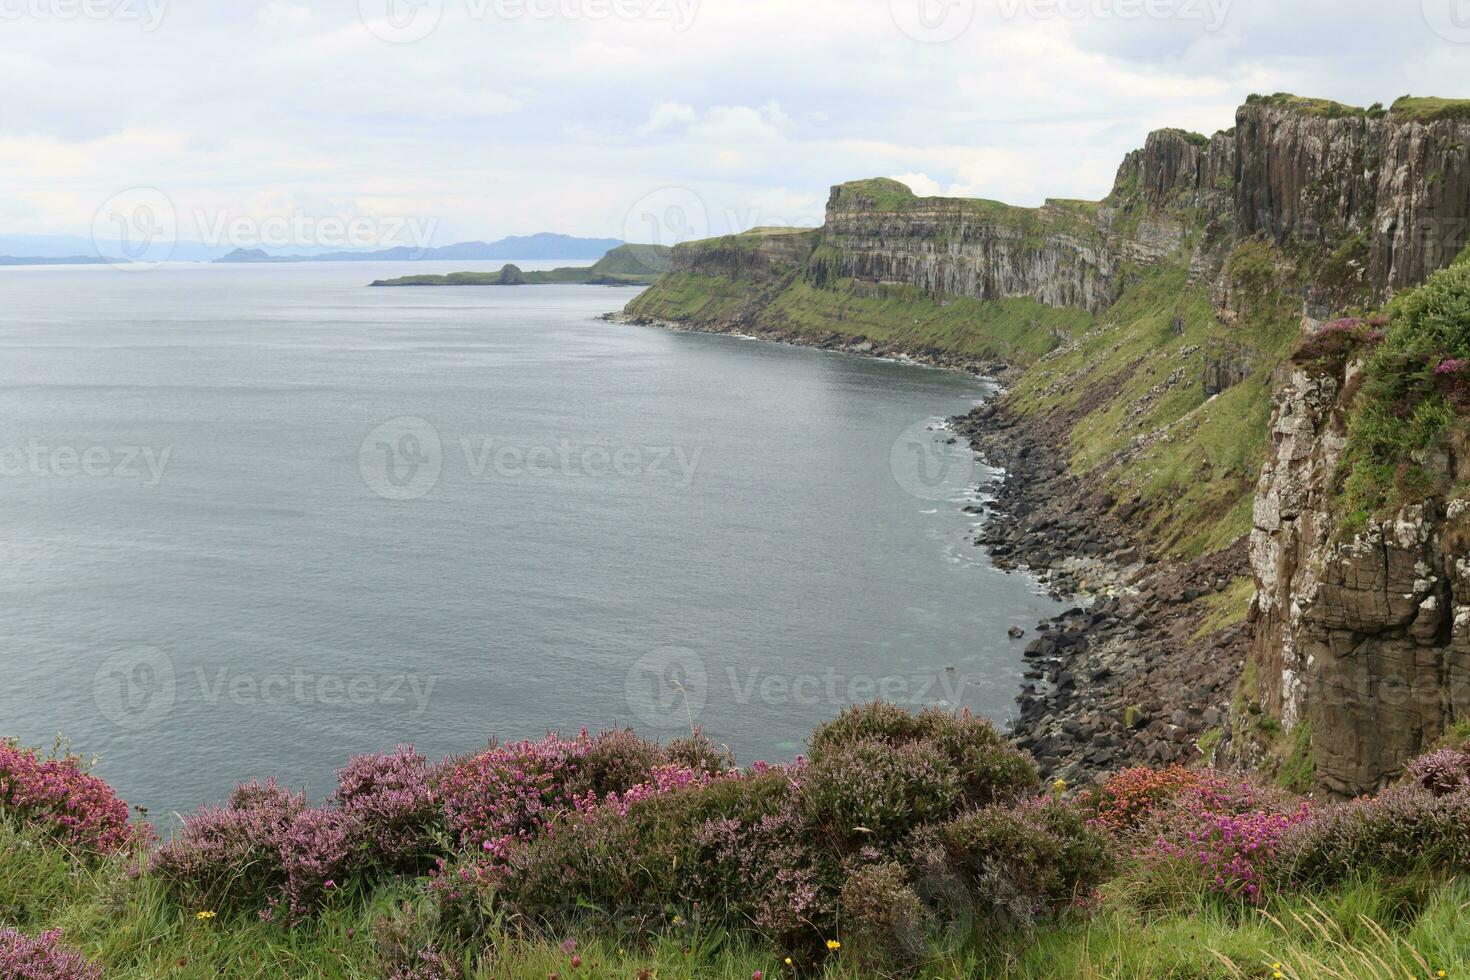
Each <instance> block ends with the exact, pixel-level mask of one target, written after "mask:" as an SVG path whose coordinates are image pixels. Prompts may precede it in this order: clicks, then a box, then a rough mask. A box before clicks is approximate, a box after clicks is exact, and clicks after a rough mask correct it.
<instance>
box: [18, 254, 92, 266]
mask: <svg viewBox="0 0 1470 980" xmlns="http://www.w3.org/2000/svg"><path fill="white" fill-rule="evenodd" d="M111 261H113V260H112V259H104V258H102V257H101V256H99V255H59V256H56V257H54V258H51V257H47V256H37V255H25V256H18V255H0V265H106V264H107V263H108V262H111Z"/></svg>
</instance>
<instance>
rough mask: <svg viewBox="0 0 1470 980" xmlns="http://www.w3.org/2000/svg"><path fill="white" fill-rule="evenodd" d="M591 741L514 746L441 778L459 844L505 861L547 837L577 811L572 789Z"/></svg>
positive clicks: (551, 737) (476, 759)
mask: <svg viewBox="0 0 1470 980" xmlns="http://www.w3.org/2000/svg"><path fill="white" fill-rule="evenodd" d="M591 746H592V739H591V738H590V737H589V736H588V735H587V733H586V732H585V731H583V732H582V733H581V734H580V735H579V736H578V737H577V738H575V739H571V740H565V739H562V738H560V737H559V736H557V735H547V736H546V737H545V738H543V739H541V740H539V741H524V742H510V743H507V744H505V745H500V746H495V747H492V748H490V749H489V750H487V751H485V752H482V753H481V754H479V755H477V756H474V757H473V758H470V759H466V760H464V761H462V762H460V763H458V764H456V765H452V766H449V767H448V768H447V771H446V772H445V775H444V778H443V784H442V789H443V794H444V812H445V816H446V818H447V819H448V822H449V829H450V830H451V831H453V832H454V833H455V834H457V835H458V837H459V839H460V841H461V843H462V844H463V845H465V846H471V845H470V842H471V841H479V842H480V847H481V848H482V849H483V850H484V851H485V852H486V853H487V854H488V855H489V856H490V857H491V858H492V860H496V861H498V860H501V859H503V858H504V857H505V855H506V854H507V852H508V851H509V849H510V847H511V846H512V845H513V844H515V843H516V842H518V841H526V840H530V839H531V838H533V837H536V836H537V835H539V834H541V833H543V832H544V831H546V830H547V829H548V828H549V827H550V826H551V823H552V821H553V820H554V819H555V818H556V817H557V816H559V815H561V814H563V813H566V812H569V811H570V810H571V809H572V808H573V805H574V801H573V799H572V794H571V790H570V789H569V783H570V779H571V776H572V775H573V774H574V773H575V772H576V766H577V763H578V762H579V761H580V760H581V759H582V758H583V757H585V756H586V755H587V752H588V750H589V749H590V748H591Z"/></svg>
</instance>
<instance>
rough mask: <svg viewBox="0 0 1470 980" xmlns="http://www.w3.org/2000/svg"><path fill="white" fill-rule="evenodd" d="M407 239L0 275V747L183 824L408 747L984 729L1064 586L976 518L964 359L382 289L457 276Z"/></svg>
mask: <svg viewBox="0 0 1470 980" xmlns="http://www.w3.org/2000/svg"><path fill="white" fill-rule="evenodd" d="M422 265H424V268H420V267H419V266H417V265H416V266H414V267H413V268H412V269H406V268H405V267H404V266H402V265H382V266H379V265H367V264H361V263H346V264H308V265H266V266H165V267H161V268H156V269H151V270H147V271H119V270H114V269H107V268H48V269H7V270H0V672H3V677H4V680H5V683H4V684H0V735H12V736H17V737H19V738H21V739H23V740H24V741H26V742H28V743H32V744H49V743H50V741H51V740H52V739H53V737H55V736H56V735H57V734H58V733H61V734H64V735H65V736H67V737H68V738H70V739H71V741H72V743H73V745H74V747H75V748H76V749H77V750H78V751H80V752H82V753H83V754H87V755H96V756H99V757H100V759H101V762H100V765H99V771H100V773H101V774H102V775H103V776H104V777H106V778H107V779H109V780H110V781H111V782H113V783H114V784H115V785H116V786H117V787H118V788H119V790H120V791H121V792H122V793H123V794H124V795H125V796H126V798H128V799H129V800H131V801H133V802H135V803H139V804H143V805H145V806H148V807H149V808H150V810H151V812H152V813H153V815H154V817H155V818H161V819H162V820H163V821H164V822H165V823H167V822H168V818H167V816H166V815H167V814H169V813H171V812H180V811H187V810H189V809H192V808H193V807H195V806H198V805H199V804H201V803H204V802H207V801H214V800H218V799H220V798H222V797H223V796H224V795H225V794H226V793H227V792H228V791H229V789H230V788H231V787H232V786H233V785H234V783H235V782H236V781H238V780H240V779H243V778H247V777H251V776H264V775H269V774H276V775H278V776H280V777H281V778H282V779H283V780H285V781H287V782H288V783H290V784H291V785H293V786H298V787H305V788H307V789H308V790H309V791H310V792H311V793H312V794H313V795H314V796H320V795H324V794H326V793H327V792H329V791H330V789H331V786H332V770H333V769H334V768H336V767H338V766H340V765H342V764H343V763H344V762H345V761H346V760H347V758H348V757H349V756H350V755H352V754H354V753H358V752H364V751H371V750H377V749H384V748H391V747H392V746H393V745H394V744H396V743H413V744H414V745H415V746H416V747H418V748H419V749H420V750H422V751H424V752H426V753H427V754H429V755H430V756H433V757H439V756H443V755H446V754H450V753H458V752H464V751H470V750H473V749H476V748H478V747H481V746H483V745H484V744H485V742H486V740H487V739H490V738H499V739H507V738H521V737H532V736H538V735H540V734H542V733H544V732H545V731H546V730H547V729H557V730H560V731H561V732H563V733H568V734H570V733H575V732H576V731H577V730H578V729H580V728H582V727H584V726H585V727H588V728H590V729H593V730H596V729H601V728H606V727H610V726H613V725H632V726H634V727H637V728H638V729H640V730H642V731H646V732H648V733H650V734H658V735H661V736H670V735H675V734H678V733H680V732H681V731H683V732H687V731H688V729H689V727H690V726H691V724H698V725H701V726H703V728H704V729H705V731H706V732H707V733H708V734H709V735H711V736H712V737H713V738H715V739H717V740H718V741H720V742H723V743H726V744H728V745H730V746H731V747H732V748H733V749H734V750H735V752H736V753H737V755H738V757H739V758H740V760H741V761H743V762H750V761H754V760H755V759H758V758H765V759H771V760H774V759H787V758H790V757H792V756H794V755H796V754H798V753H800V752H801V751H802V750H803V747H804V739H805V737H806V735H807V733H808V732H809V731H810V729H811V728H812V726H813V725H815V724H817V723H819V722H821V721H823V720H824V719H826V718H829V717H831V716H832V715H834V714H835V713H836V712H837V711H838V710H840V709H841V708H842V707H844V706H845V705H847V704H849V703H851V702H853V701H861V700H867V699H871V698H872V697H875V696H882V697H886V698H888V699H890V700H895V701H899V702H902V703H906V704H910V705H914V706H918V705H922V704H947V705H950V706H954V707H958V706H961V705H966V706H969V707H971V708H973V709H974V710H976V711H979V712H982V713H984V714H986V715H988V716H990V717H992V718H995V719H996V720H997V721H1004V719H1005V718H1006V717H1007V714H1008V712H1009V710H1010V709H1011V707H1012V706H1013V696H1014V693H1015V690H1016V682H1017V679H1018V676H1019V673H1020V670H1021V667H1020V657H1019V652H1020V651H1019V649H1018V646H1017V644H1016V643H1015V642H1014V641H1011V640H1009V639H1008V638H1007V637H1006V632H1005V631H1006V628H1007V627H1008V626H1010V625H1012V624H1021V625H1025V626H1030V625H1032V624H1033V623H1034V622H1035V621H1036V620H1037V619H1038V618H1040V617H1043V616H1046V615H1049V614H1051V613H1053V612H1055V611H1056V605H1055V603H1053V602H1051V601H1050V600H1049V599H1047V598H1046V597H1045V596H1044V595H1042V594H1040V593H1039V591H1038V590H1037V589H1036V587H1035V584H1034V583H1033V582H1032V581H1030V580H1029V579H1028V578H1026V577H1025V576H1020V575H1005V574H1002V573H1000V572H998V571H997V570H995V569H994V568H992V567H991V566H990V565H989V564H988V562H987V561H986V560H985V557H984V555H983V553H982V551H981V550H980V549H977V548H975V547H973V546H972V545H971V544H969V542H968V541H967V540H966V535H967V532H968V531H969V530H970V529H971V527H972V524H973V522H974V520H975V518H973V517H971V516H970V515H967V514H965V513H964V512H963V511H962V510H961V507H962V506H963V505H964V504H965V503H966V502H969V501H973V500H974V499H976V491H975V490H974V489H973V488H974V487H975V486H976V485H977V484H978V483H980V482H981V481H982V480H983V479H985V478H986V477H987V475H988V474H987V473H985V472H984V471H983V470H982V468H981V467H979V466H978V465H976V464H975V463H974V462H973V461H972V460H971V459H970V454H969V453H968V451H967V450H966V449H965V448H964V447H963V446H960V445H951V444H949V443H948V437H947V435H946V434H945V433H943V432H942V431H941V432H935V431H932V427H933V426H935V425H936V424H937V423H939V422H940V421H941V420H942V419H944V418H945V417H948V416H951V415H953V414H956V413H959V412H962V411H965V410H967V409H968V408H969V407H971V406H972V405H974V404H976V403H977V402H979V401H981V400H983V399H984V398H986V397H988V396H989V395H990V394H991V390H990V389H989V388H988V387H987V386H986V385H985V384H983V383H981V382H979V381H976V380H974V379H970V378H965V377H961V376H957V375H954V374H949V373H944V372H940V371H934V370H929V369H925V368H921V367H917V366H913V365H906V364H899V363H891V362H882V361H876V360H870V359H861V358H857V357H852V356H847V355H841V354H833V353H825V352H819V351H813V350H804V349H797V348H790V347H785V346H781V345H775V344H767V343H758V342H753V341H746V340H742V339H740V338H733V337H722V336H706V335H698V334H678V333H671V332H666V331H662V330H658V329H654V328H646V327H637V326H627V325H618V324H611V323H607V322H602V321H599V320H598V319H597V318H596V317H597V315H598V314H600V313H603V312H605V311H608V310H613V309H617V308H619V307H621V306H622V304H623V303H625V302H626V301H627V300H628V298H629V297H630V296H631V295H632V293H631V291H629V290H614V289H607V288H601V287H588V286H542V287H525V288H517V289H496V288H454V289H391V290H390V289H368V288H366V287H365V284H366V283H367V282H369V281H371V280H372V279H374V278H379V277H384V276H391V275H398V274H403V273H404V272H405V271H412V272H431V271H432V272H440V271H452V268H465V267H469V266H470V265H472V264H469V263H458V264H456V265H454V266H452V267H450V266H446V267H444V268H438V267H437V266H436V267H434V268H429V267H428V264H427V263H425V264H422ZM496 265H498V263H496ZM524 265H525V266H527V267H533V268H534V267H542V266H545V265H549V264H548V263H540V264H538V263H524Z"/></svg>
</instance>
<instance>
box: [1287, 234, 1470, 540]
mask: <svg viewBox="0 0 1470 980" xmlns="http://www.w3.org/2000/svg"><path fill="white" fill-rule="evenodd" d="M1377 325H1381V326H1383V328H1384V329H1383V330H1382V331H1379V330H1377V329H1375V326H1377ZM1314 354H1315V355H1316V359H1315V364H1316V366H1318V367H1321V368H1330V369H1331V370H1332V371H1333V372H1334V373H1337V372H1340V371H1341V370H1342V369H1343V367H1344V366H1345V364H1346V363H1347V361H1348V360H1350V359H1355V358H1362V359H1363V361H1364V363H1363V367H1362V373H1361V376H1360V377H1359V378H1358V379H1357V380H1356V381H1355V382H1354V385H1355V387H1356V391H1353V392H1348V396H1349V399H1350V400H1349V411H1348V419H1347V430H1348V444H1347V449H1346V451H1345V452H1344V453H1343V464H1342V467H1341V472H1340V473H1339V474H1337V480H1338V483H1337V486H1338V487H1339V488H1340V490H1341V491H1342V496H1343V512H1344V529H1345V530H1347V531H1349V532H1352V531H1356V530H1358V529H1359V528H1361V527H1362V526H1363V524H1364V523H1366V521H1367V520H1368V518H1370V517H1386V516H1388V515H1390V514H1392V513H1393V512H1395V511H1397V510H1398V509H1399V508H1401V507H1402V506H1404V505H1405V504H1406V503H1411V502H1414V501H1420V500H1424V499H1426V498H1428V497H1434V496H1444V495H1446V494H1448V493H1450V492H1451V491H1452V487H1451V481H1452V480H1453V478H1454V473H1453V471H1452V468H1451V467H1450V466H1449V465H1448V463H1449V460H1452V459H1454V458H1455V457H1456V456H1458V455H1459V454H1460V450H1461V447H1464V446H1467V445H1470V415H1467V410H1470V261H1466V260H1464V259H1461V260H1460V261H1458V262H1456V264H1455V265H1453V266H1451V267H1450V268H1448V269H1445V270H1444V271H1443V272H1440V273H1438V274H1436V275H1434V276H1433V277H1431V278H1430V280H1429V281H1428V282H1427V283H1425V284H1424V285H1423V286H1421V287H1420V288H1418V289H1415V290H1413V291H1411V292H1408V293H1404V294H1402V295H1400V296H1398V297H1397V298H1395V299H1394V301H1393V302H1392V303H1390V304H1389V306H1388V308H1387V311H1386V317H1384V318H1380V319H1379V320H1375V321H1373V322H1370V323H1364V322H1363V321H1361V320H1358V319H1345V320H1341V321H1338V322H1336V323H1333V324H1329V325H1328V326H1327V327H1325V328H1323V332H1322V334H1320V335H1319V336H1318V337H1315V338H1312V340H1311V341H1310V342H1309V343H1308V344H1307V345H1305V346H1304V348H1303V350H1302V352H1301V353H1300V354H1299V355H1298V356H1299V357H1302V358H1312V357H1313V355H1314ZM1329 355H1333V356H1332V358H1331V359H1332V361H1333V363H1326V360H1327V358H1328V356H1329Z"/></svg>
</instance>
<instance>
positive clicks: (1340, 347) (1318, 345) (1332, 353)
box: [1293, 317, 1384, 374]
mask: <svg viewBox="0 0 1470 980" xmlns="http://www.w3.org/2000/svg"><path fill="white" fill-rule="evenodd" d="M1378 326H1381V324H1375V322H1374V321H1371V320H1370V321H1369V322H1367V323H1364V321H1363V320H1360V319H1359V318H1357V317H1344V318H1342V319H1340V320H1333V321H1332V322H1331V323H1327V324H1324V325H1323V326H1322V327H1321V328H1319V329H1318V330H1317V331H1316V333H1314V334H1312V335H1311V336H1310V337H1308V338H1307V339H1306V340H1304V341H1303V342H1302V343H1301V345H1300V346H1299V347H1298V348H1297V350H1296V353H1295V354H1294V355H1293V360H1295V361H1296V362H1297V363H1298V364H1302V365H1306V366H1308V367H1312V368H1314V369H1315V370H1318V371H1323V372H1331V373H1333V374H1337V373H1340V372H1341V371H1342V369H1343V368H1344V367H1345V366H1346V365H1347V362H1348V360H1349V359H1351V358H1352V357H1353V356H1355V355H1356V354H1357V352H1359V351H1361V350H1363V349H1364V348H1367V347H1375V346H1377V345H1379V344H1381V343H1382V342H1383V338H1384V334H1383V331H1382V330H1380V329H1378Z"/></svg>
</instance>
